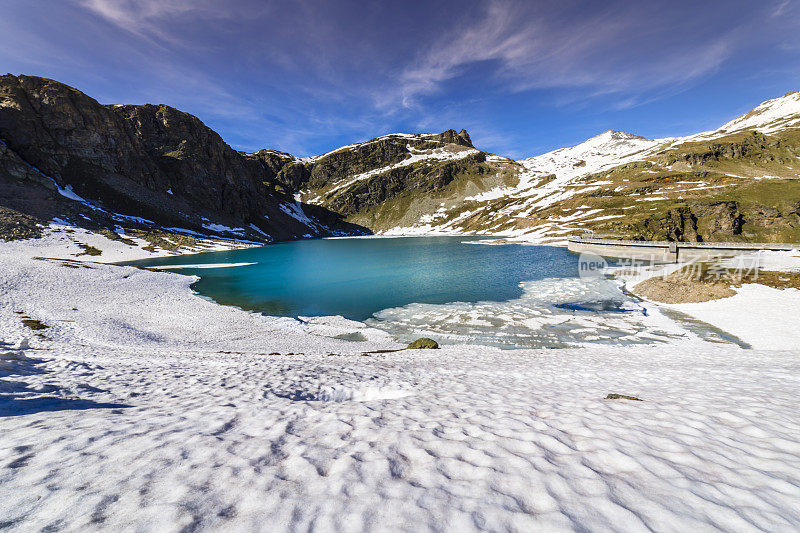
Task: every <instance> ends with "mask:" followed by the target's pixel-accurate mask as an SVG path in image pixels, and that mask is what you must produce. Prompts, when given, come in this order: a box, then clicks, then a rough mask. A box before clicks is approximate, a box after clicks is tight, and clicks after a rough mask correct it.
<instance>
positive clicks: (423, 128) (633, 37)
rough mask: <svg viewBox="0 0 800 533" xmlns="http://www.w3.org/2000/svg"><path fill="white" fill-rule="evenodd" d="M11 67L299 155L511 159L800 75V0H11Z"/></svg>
mask: <svg viewBox="0 0 800 533" xmlns="http://www.w3.org/2000/svg"><path fill="white" fill-rule="evenodd" d="M0 70H1V71H4V72H11V73H14V74H32V75H39V76H45V77H49V78H54V79H57V80H59V81H63V82H65V83H68V84H70V85H73V86H75V87H77V88H78V89H80V90H82V91H84V92H85V93H87V94H89V95H91V96H93V97H95V98H97V99H98V100H99V101H100V102H101V103H165V104H169V105H172V106H174V107H177V108H179V109H182V110H184V111H188V112H190V113H192V114H194V115H196V116H198V117H199V118H201V119H202V120H203V121H204V122H205V123H206V124H207V125H209V126H210V127H212V128H213V129H215V130H216V131H217V132H219V133H220V135H222V137H223V138H224V139H225V140H226V141H227V142H228V143H229V144H230V145H231V146H233V147H234V148H236V149H240V150H248V151H249V150H256V149H260V148H274V149H279V150H284V151H288V152H291V153H293V154H296V155H299V156H305V155H313V154H318V153H323V152H326V151H328V150H330V149H332V148H335V147H338V146H341V145H345V144H349V143H352V142H355V141H359V140H366V139H369V138H372V137H376V136H378V135H382V134H385V133H391V132H398V131H399V132H410V133H414V132H439V131H443V130H445V129H449V128H455V129H457V130H458V129H461V128H466V129H467V130H468V131H469V132H470V134H471V136H472V139H473V142H474V143H475V145H476V146H478V147H479V148H483V149H485V150H488V151H492V152H495V153H499V154H503V155H508V156H511V157H514V158H521V157H526V156H532V155H537V154H540V153H543V152H546V151H549V150H552V149H555V148H559V147H562V146H566V145H572V144H577V143H579V142H581V141H583V140H584V139H586V138H588V137H591V136H593V135H595V134H597V133H600V132H602V131H605V130H608V129H616V130H622V131H629V132H631V133H636V134H639V135H644V136H647V137H658V136H668V135H683V134H688V133H694V132H697V131H701V130H705V129H709V128H713V127H716V126H719V125H721V124H722V123H724V122H726V121H727V120H729V119H731V118H733V117H734V116H736V115H739V114H741V113H743V112H746V111H747V110H749V109H751V108H752V107H754V106H755V105H757V104H758V103H760V102H762V101H763V100H766V99H769V98H774V97H777V96H781V95H783V94H784V93H786V92H788V91H796V90H800V0H774V1H773V0H764V1H759V2H752V1H740V0H725V1H713V0H709V1H702V0H700V1H697V0H694V1H691V2H688V1H681V0H674V1H658V2H656V1H647V0H640V1H629V2H615V1H613V0H612V1H604V2H597V1H584V2H581V1H570V0H563V1H559V2H553V1H534V0H528V1H512V0H507V1H505V0H490V1H485V2H469V1H465V0H459V1H449V0H440V1H436V2H416V1H399V0H398V1H392V2H390V1H386V2H378V1H374V2H369V1H359V2H356V1H342V2H336V1H332V0H331V1H318V2H314V1H309V0H300V1H295V2H289V1H264V0H262V1H256V0H227V1H217V0H50V1H48V0H4V2H3V16H2V18H0Z"/></svg>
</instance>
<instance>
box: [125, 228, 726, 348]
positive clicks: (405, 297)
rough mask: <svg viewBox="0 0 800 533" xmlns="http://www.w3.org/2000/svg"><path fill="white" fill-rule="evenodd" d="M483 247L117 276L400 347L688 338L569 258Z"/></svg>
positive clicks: (204, 258) (233, 254) (348, 252)
mask: <svg viewBox="0 0 800 533" xmlns="http://www.w3.org/2000/svg"><path fill="white" fill-rule="evenodd" d="M490 243H491V240H487V239H486V238H484V237H463V236H460V237H449V236H448V237H399V238H344V239H318V240H304V241H294V242H286V243H277V244H271V245H268V246H262V247H257V248H247V249H241V250H233V251H223V252H207V253H201V254H194V255H183V256H172V257H162V258H154V259H147V260H141V261H132V262H129V263H125V264H133V265H138V266H147V267H156V268H159V269H163V270H168V271H172V272H178V273H181V274H190V275H196V276H198V277H199V278H200V279H199V281H197V282H196V283H195V284H194V285H193V289H194V290H195V291H197V292H198V293H199V294H201V295H203V296H206V297H209V298H211V299H213V300H214V301H216V302H219V303H221V304H225V305H234V306H238V307H241V308H243V309H247V310H250V311H257V312H261V313H264V314H267V315H275V316H291V317H299V318H300V319H301V320H302V319H303V317H318V316H336V315H340V316H343V317H345V318H348V319H351V320H356V321H361V322H365V323H366V324H368V325H370V326H373V327H376V328H379V329H382V330H385V331H388V332H390V333H391V334H393V335H394V336H396V337H397V338H398V339H399V340H401V341H405V342H407V341H408V340H411V339H414V338H417V337H421V336H428V337H432V338H434V339H436V340H437V341H438V342H440V343H442V344H464V343H470V344H483V345H491V346H499V347H504V348H532V347H535V348H542V347H546V348H560V347H571V346H580V345H585V344H586V343H598V342H599V343H610V344H632V343H653V342H664V341H667V340H669V339H670V338H675V337H679V336H682V335H683V334H685V330H683V329H682V328H676V327H675V326H676V325H675V322H673V321H672V320H669V319H666V318H665V317H663V316H659V317H658V318H659V319H658V320H654V319H653V317H650V316H648V313H647V309H646V308H645V307H644V306H642V305H641V304H640V303H639V302H637V301H636V299H635V298H634V297H632V296H631V295H629V294H626V293H624V292H622V291H621V290H620V288H619V287H618V285H617V284H616V283H614V282H613V281H612V280H608V279H605V278H602V277H598V278H592V279H581V278H580V277H579V276H578V258H577V256H576V255H574V254H571V253H569V252H568V251H567V250H566V249H565V248H562V247H554V246H530V245H519V244H497V245H490ZM706 333H708V332H706ZM711 336H712V337H713V336H714V335H713V334H711ZM710 340H715V339H710ZM719 340H720V341H725V339H724V338H720V339H719Z"/></svg>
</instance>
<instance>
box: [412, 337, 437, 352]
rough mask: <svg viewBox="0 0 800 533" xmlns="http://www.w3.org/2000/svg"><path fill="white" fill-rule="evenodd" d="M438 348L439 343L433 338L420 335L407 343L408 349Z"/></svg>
mask: <svg viewBox="0 0 800 533" xmlns="http://www.w3.org/2000/svg"><path fill="white" fill-rule="evenodd" d="M438 348H439V343H438V342H436V341H435V340H433V339H429V338H427V337H422V338H421V339H417V340H415V341H414V342H412V343H411V344H409V345H408V349H409V350H436V349H438Z"/></svg>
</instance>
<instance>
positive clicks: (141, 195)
mask: <svg viewBox="0 0 800 533" xmlns="http://www.w3.org/2000/svg"><path fill="white" fill-rule="evenodd" d="M0 141H2V144H0V202H2V205H0V207H3V208H5V209H13V210H16V211H19V212H21V213H23V214H28V213H33V215H34V216H45V215H46V216H51V215H52V214H53V213H56V212H61V211H62V210H64V209H67V210H71V211H76V212H80V214H81V215H82V216H83V217H84V218H87V215H88V218H91V219H92V220H94V221H95V222H97V223H101V224H102V223H103V222H104V221H103V219H109V220H105V223H106V224H108V223H109V222H113V220H114V219H115V217H114V216H112V215H113V214H121V215H128V216H130V217H141V218H144V219H147V220H150V221H153V222H155V223H156V224H158V225H159V226H162V227H179V228H185V229H188V230H194V231H198V232H202V233H204V234H209V233H211V234H213V233H215V232H216V233H218V234H220V235H222V236H227V237H239V238H248V239H252V240H271V239H278V240H281V239H292V238H300V237H303V236H324V235H330V234H336V233H342V232H356V233H358V232H363V229H361V228H358V227H355V226H353V225H351V224H347V223H344V222H342V220H341V217H339V216H337V215H336V214H334V213H331V212H329V211H327V210H326V209H324V208H321V207H318V206H301V207H302V209H303V212H304V213H305V215H307V216H308V217H310V220H309V219H306V218H305V216H304V215H303V214H302V212H301V213H300V215H299V216H298V214H297V212H296V211H295V210H294V208H297V207H298V206H297V204H296V203H295V202H294V199H293V198H291V196H289V195H288V194H286V191H285V188H284V187H282V186H281V184H280V182H279V181H277V180H276V176H277V174H278V172H279V170H280V168H281V167H282V166H283V164H284V163H285V162H286V161H288V159H287V160H286V161H283V162H281V161H280V158H272V157H266V156H265V157H263V158H262V157H254V156H251V155H244V154H241V153H239V152H237V151H235V150H233V149H232V148H231V147H230V146H228V145H227V144H226V143H225V142H224V141H223V140H222V138H220V136H219V135H218V134H216V133H215V132H214V131H212V130H211V129H209V128H208V127H206V126H205V125H204V124H203V123H202V122H201V121H200V120H199V119H198V118H196V117H194V116H192V115H189V114H188V113H184V112H181V111H179V110H177V109H174V108H171V107H168V106H164V105H123V106H106V105H101V104H99V103H98V102H97V101H96V100H94V99H92V98H90V97H89V96H87V95H85V94H83V93H81V92H80V91H78V90H76V89H73V88H71V87H69V86H67V85H64V84H62V83H58V82H55V81H53V80H48V79H45V78H38V77H32V76H13V75H10V74H9V75H5V76H0ZM264 152H268V151H264ZM288 158H289V159H291V157H290V156H288ZM51 180H52V181H51ZM53 182H54V183H53ZM56 185H57V187H56ZM59 189H61V190H62V191H63V190H65V189H66V190H70V191H73V192H74V193H75V194H76V195H78V196H80V197H82V198H83V199H85V200H86V201H87V202H86V204H90V205H89V208H88V209H87V206H86V205H75V204H78V202H74V201H71V200H68V199H66V198H64V195H63V194H58V190H59ZM34 198H36V199H37V201H36V202H34V201H33V199H34ZM34 204H36V205H34ZM129 221H130V220H129ZM222 226H228V227H232V228H242V230H240V231H239V232H238V233H235V234H230V233H228V232H225V231H224V230H220V227H222Z"/></svg>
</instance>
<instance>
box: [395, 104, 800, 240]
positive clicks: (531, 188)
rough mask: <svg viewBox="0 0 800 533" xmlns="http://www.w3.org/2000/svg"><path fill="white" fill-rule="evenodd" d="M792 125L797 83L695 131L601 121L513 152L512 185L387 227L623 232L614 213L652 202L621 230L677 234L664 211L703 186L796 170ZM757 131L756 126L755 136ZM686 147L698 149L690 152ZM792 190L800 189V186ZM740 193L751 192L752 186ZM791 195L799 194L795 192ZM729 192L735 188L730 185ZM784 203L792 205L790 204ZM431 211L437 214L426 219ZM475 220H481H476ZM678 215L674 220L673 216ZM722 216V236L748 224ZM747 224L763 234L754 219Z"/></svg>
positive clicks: (799, 167)
mask: <svg viewBox="0 0 800 533" xmlns="http://www.w3.org/2000/svg"><path fill="white" fill-rule="evenodd" d="M798 127H800V93H797V92H794V93H788V94H786V95H785V96H783V97H781V98H776V99H773V100H769V101H767V102H764V103H762V104H761V105H759V106H758V107H756V108H755V109H753V110H752V111H750V112H749V113H747V114H745V115H742V116H741V117H738V118H736V119H734V120H731V121H730V122H728V123H726V124H724V125H722V126H721V127H720V128H718V129H716V130H712V131H707V132H702V133H698V134H695V135H690V136H685V137H669V138H662V139H647V138H644V137H641V136H638V135H633V134H630V133H624V132H619V131H606V132H604V133H601V134H599V135H597V136H595V137H592V138H590V139H588V140H586V141H584V142H583V143H581V144H578V145H576V146H572V147H568V148H561V149H558V150H554V151H552V152H548V153H546V154H542V155H539V156H535V157H531V158H527V159H523V160H520V161H518V162H517V163H518V169H517V170H518V181H517V183H515V184H514V185H513V186H509V185H507V184H504V185H501V186H498V187H496V188H494V189H491V190H487V191H485V192H483V193H482V194H480V195H474V196H471V197H465V199H464V202H462V203H457V204H453V205H450V206H449V207H448V208H446V209H440V210H439V212H438V213H437V214H436V215H437V216H435V217H433V218H432V217H431V216H423V217H421V219H420V221H419V223H418V224H413V225H411V226H410V227H405V228H402V227H401V228H392V229H391V230H389V232H390V233H419V232H420V230H423V231H442V232H455V233H457V232H460V231H486V232H491V233H501V234H505V235H509V236H512V237H516V238H523V239H525V240H534V241H543V242H548V241H559V240H563V238H564V237H565V236H566V235H569V234H573V233H576V232H580V231H583V230H586V229H599V230H606V231H609V232H611V233H615V232H616V233H619V232H620V228H619V224H618V222H620V221H621V220H625V219H629V218H631V216H630V215H631V214H633V213H638V214H641V211H642V206H644V205H646V206H647V207H646V208H645V209H646V210H647V211H654V212H655V213H653V216H652V217H650V218H652V220H643V221H640V222H641V224H640V226H642V227H639V228H638V229H637V230H636V231H634V232H633V233H632V234H631V232H629V231H628V230H627V229H626V230H624V231H623V233H626V232H627V234H628V236H638V237H643V238H647V237H648V231H651V230H652V232H653V233H652V235H650V236H653V237H656V236H657V237H661V238H681V237H682V236H683V235H682V232H683V230H682V229H681V228H679V230H678V231H677V233H678V234H680V235H673V234H672V233H670V232H671V231H672V230H673V229H674V228H672V226H673V225H674V224H672V223H671V222H670V221H669V219H670V218H671V217H675V216H677V215H675V212H676V211H675V210H676V209H678V210H680V209H683V208H684V207H686V206H685V205H684V204H685V203H686V202H687V201H688V202H695V203H696V202H697V201H701V200H702V197H704V196H709V197H711V196H713V198H710V199H709V200H708V202H711V203H716V204H719V203H720V202H722V201H725V198H724V195H721V194H720V193H722V192H724V191H729V190H730V191H731V192H734V190H736V191H738V193H742V191H741V189H742V187H743V186H745V185H746V186H749V185H752V182H746V183H743V182H742V181H741V179H742V178H751V179H752V180H753V181H756V180H757V179H758V178H765V177H770V178H779V179H780V180H791V179H794V178H797V177H798V176H800V160H798V155H800V150H798V147H800V141H798V139H797V138H796V135H793V134H792V132H793V130H794V128H798ZM753 132H757V133H759V134H762V135H761V137H754V136H753V135H754V133H753ZM687 151H689V152H692V151H695V152H697V151H699V152H700V153H699V154H694V153H692V154H687V153H686V152H687ZM681 158H684V159H687V161H688V162H685V161H683V159H681ZM672 159H674V160H672ZM678 171H679V172H678ZM664 174H667V175H664ZM609 178H614V179H609ZM657 180H661V181H662V182H663V181H671V182H673V183H672V184H671V185H664V186H661V185H656V183H657ZM780 180H779V181H773V182H772V184H771V185H770V187H772V188H776V187H787V186H788V188H789V189H790V190H792V191H793V190H794V184H795V182H793V181H790V182H789V183H788V184H786V183H784V182H783V181H780ZM641 191H644V192H645V193H646V194H645V195H644V196H643V197H639V196H640V194H639V193H640V192H641ZM797 193H800V187H798V189H797ZM753 194H755V195H756V196H758V195H759V194H766V193H763V192H754V193H753ZM626 196H627V198H628V200H627V202H626V203H627V205H623V206H617V205H615V206H614V208H613V209H611V208H610V206H609V205H608V204H609V203H611V204H618V203H619V202H600V201H598V199H601V198H615V199H619V198H625V197H626ZM745 197H746V198H745V199H748V198H749V199H751V200H752V199H753V198H754V197H753V196H752V194H750V193H747V194H745ZM796 197H797V198H798V199H800V194H796ZM734 198H735V194H733V195H732V199H734ZM756 200H757V198H756ZM754 201H755V200H754ZM745 203H746V202H745ZM740 204H741V205H740ZM742 205H743V204H742V202H739V204H736V206H734V207H732V208H731V209H733V211H736V210H737V209H741V207H742ZM764 208H767V209H766V211H769V210H774V209H775V208H776V206H774V205H770V201H769V200H768V198H764V201H763V204H762V203H757V205H756V206H755V207H754V209H756V210H757V211H759V212H761V213H763V212H764V211H765V209H764ZM704 209H706V208H704V207H703V208H701V209H700V211H701V212H702V211H703V210H704ZM731 209H728V211H729V212H727V213H726V214H725V215H724V216H727V217H729V218H730V217H733V218H734V219H737V217H740V215H741V213H738V214H737V213H736V212H733V213H731V212H730V211H731ZM787 209H789V214H790V215H792V211H791V209H792V208H791V207H787ZM713 210H714V209H712V211H713ZM487 213H490V214H488V215H487ZM771 213H772V212H771ZM772 215H775V213H772ZM681 216H683V215H681ZM712 216H716V215H715V214H712ZM758 216H762V215H758ZM792 216H794V215H792ZM686 217H688V220H689V224H690V225H691V224H694V222H692V220H693V218H692V217H694V218H696V217H697V215H696V214H687V215H686ZM678 218H680V216H678ZM750 218H751V219H754V218H756V217H752V216H751V217H750ZM762 218H763V216H762ZM782 218H785V217H780V216H777V215H775V216H771V217H766V219H767V220H766V221H765V223H767V222H769V223H774V222H775V221H776V220H778V219H782ZM665 220H667V222H664V221H665ZM436 221H441V223H439V224H436V223H434V224H432V222H436ZM476 221H479V222H478V223H477V224H476ZM778 221H779V222H780V224H778V225H781V224H785V225H788V224H793V223H794V221H793V220H789V221H787V220H778ZM682 223H683V221H682V220H680V221H679V222H678V223H677V225H678V226H680V225H681V224H682ZM722 225H723V226H731V228H728V229H730V230H731V234H730V235H727V238H737V236H738V235H742V233H737V232H738V231H739V230H740V228H739V227H738V226H740V225H742V226H746V225H745V224H744V223H741V224H740V223H739V222H736V221H734V222H732V223H723V224H722ZM643 226H650V228H651V230H647V231H644V230H643ZM657 226H660V228H657ZM784 229H785V228H784ZM697 231H698V230H697V229H696V228H694V227H692V228H690V230H689V231H688V233H691V235H688V237H689V238H701V237H702V235H701V234H696V233H697ZM712 233H713V232H712ZM722 233H724V232H722ZM752 233H753V235H764V234H763V232H760V230H758V228H756V229H753V231H752ZM792 235H793V233H792ZM708 236H710V237H714V235H711V234H709V235H708ZM767 236H768V235H767ZM798 236H800V235H798ZM742 238H743V239H744V238H746V236H745V237H742Z"/></svg>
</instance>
